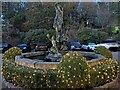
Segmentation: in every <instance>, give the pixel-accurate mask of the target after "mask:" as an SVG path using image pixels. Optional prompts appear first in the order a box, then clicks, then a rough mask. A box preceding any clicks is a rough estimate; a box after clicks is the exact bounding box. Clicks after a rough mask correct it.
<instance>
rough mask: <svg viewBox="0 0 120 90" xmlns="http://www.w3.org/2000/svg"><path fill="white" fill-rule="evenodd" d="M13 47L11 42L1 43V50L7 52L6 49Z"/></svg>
mask: <svg viewBox="0 0 120 90" xmlns="http://www.w3.org/2000/svg"><path fill="white" fill-rule="evenodd" d="M11 47H13V46H12V45H10V44H7V43H2V44H0V52H2V53H5V51H7V50H8V49H9V48H11Z"/></svg>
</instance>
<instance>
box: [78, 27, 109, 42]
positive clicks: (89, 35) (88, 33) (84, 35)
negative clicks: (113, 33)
mask: <svg viewBox="0 0 120 90" xmlns="http://www.w3.org/2000/svg"><path fill="white" fill-rule="evenodd" d="M77 37H78V41H80V42H81V43H85V44H86V43H88V42H95V43H101V42H102V41H104V40H105V39H106V38H107V37H108V33H106V32H103V31H95V30H92V29H83V30H78V36H77Z"/></svg>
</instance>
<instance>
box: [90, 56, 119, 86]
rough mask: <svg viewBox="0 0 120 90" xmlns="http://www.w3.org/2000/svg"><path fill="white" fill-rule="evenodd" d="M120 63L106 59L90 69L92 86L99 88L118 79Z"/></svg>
mask: <svg viewBox="0 0 120 90" xmlns="http://www.w3.org/2000/svg"><path fill="white" fill-rule="evenodd" d="M117 69H118V63H117V61H116V60H112V59H111V58H106V59H104V60H103V62H100V63H99V64H97V65H94V66H91V68H90V75H91V78H90V82H91V84H90V86H91V87H94V86H95V87H97V86H102V85H103V84H106V83H109V82H111V81H112V80H113V79H115V78H116V77H117V73H118V72H117Z"/></svg>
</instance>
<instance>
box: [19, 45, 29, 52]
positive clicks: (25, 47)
mask: <svg viewBox="0 0 120 90" xmlns="http://www.w3.org/2000/svg"><path fill="white" fill-rule="evenodd" d="M17 47H18V48H20V49H21V50H22V52H23V53H26V52H30V51H31V47H30V46H29V45H28V44H18V45H17Z"/></svg>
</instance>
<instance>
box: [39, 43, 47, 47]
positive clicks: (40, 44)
mask: <svg viewBox="0 0 120 90" xmlns="http://www.w3.org/2000/svg"><path fill="white" fill-rule="evenodd" d="M37 46H46V44H45V43H38V44H37Z"/></svg>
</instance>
